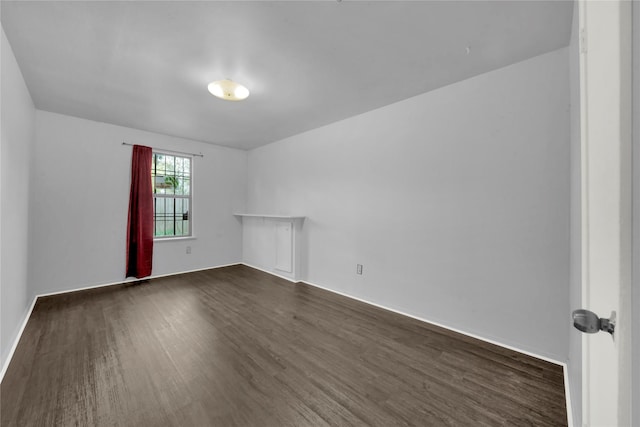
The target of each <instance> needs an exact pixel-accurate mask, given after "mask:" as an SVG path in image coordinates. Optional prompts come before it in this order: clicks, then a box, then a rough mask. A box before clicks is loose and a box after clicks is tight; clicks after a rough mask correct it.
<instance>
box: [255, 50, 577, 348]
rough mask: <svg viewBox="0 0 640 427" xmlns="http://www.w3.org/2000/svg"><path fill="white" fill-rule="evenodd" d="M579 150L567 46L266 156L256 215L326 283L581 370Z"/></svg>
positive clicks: (291, 141) (280, 145) (260, 163)
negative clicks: (576, 343) (572, 134)
mask: <svg viewBox="0 0 640 427" xmlns="http://www.w3.org/2000/svg"><path fill="white" fill-rule="evenodd" d="M569 149H570V144H569V61H568V49H561V50H559V51H555V52H552V53H549V54H546V55H542V56H539V57H536V58H533V59H530V60H527V61H524V62H521V63H518V64H515V65H512V66H509V67H506V68H503V69H500V70H497V71H493V72H490V73H487V74H484V75H481V76H478V77H474V78H472V79H469V80H466V81H463V82H460V83H457V84H454V85H451V86H448V87H445V88H442V89H439V90H436V91H433V92H430V93H426V94H423V95H420V96H417V97H414V98H411V99H408V100H405V101H402V102H399V103H396V104H392V105H389V106H386V107H383V108H380V109H378V110H375V111H371V112H369V113H365V114H362V115H360V116H356V117H353V118H350V119H347V120H344V121H341V122H337V123H334V124H331V125H328V126H326V127H323V128H320V129H316V130H313V131H310V132H307V133H304V134H301V135H297V136H294V137H291V138H288V139H285V140H282V141H280V142H277V143H273V144H270V145H267V146H264V147H261V148H258V149H255V150H252V151H250V152H249V167H248V171H249V180H248V208H249V211H251V212H257V213H279V214H287V213H289V214H296V215H305V216H307V219H306V221H305V223H304V230H305V232H306V234H307V235H306V238H307V246H306V248H305V249H306V255H307V265H306V270H307V276H306V279H307V280H308V281H309V282H311V283H314V284H317V285H320V286H323V287H327V288H331V289H333V290H335V291H339V292H342V293H346V294H349V295H352V296H354V297H358V298H362V299H365V300H368V301H370V302H373V303H377V304H381V305H384V306H386V307H389V308H392V309H395V310H399V311H402V312H404V313H407V314H410V315H414V316H418V317H422V318H425V319H428V320H431V321H435V322H439V323H442V324H445V325H447V326H449V327H453V328H457V329H460V330H463V331H466V332H468V333H473V334H477V335H480V336H482V337H485V338H488V339H494V340H497V341H499V342H501V343H504V344H507V345H512V346H515V347H517V348H520V349H523V350H526V351H531V352H534V353H537V354H540V355H542V356H546V357H551V358H553V359H557V360H562V361H565V360H566V359H567V355H568V343H567V337H568V335H569V330H568V328H569V323H568V321H567V316H568V312H567V310H568V307H569V241H570V240H569V207H570V186H569V184H570V175H569V171H570V159H569ZM254 255H255V254H253V255H252V254H250V253H247V248H245V259H249V260H250V259H255V258H257V257H254ZM357 263H360V264H363V265H364V274H363V275H362V276H357V275H356V274H355V272H356V264H357Z"/></svg>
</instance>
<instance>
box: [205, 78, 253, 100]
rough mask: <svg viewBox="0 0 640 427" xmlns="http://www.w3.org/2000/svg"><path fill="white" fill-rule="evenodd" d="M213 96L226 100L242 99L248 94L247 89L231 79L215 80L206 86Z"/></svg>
mask: <svg viewBox="0 0 640 427" xmlns="http://www.w3.org/2000/svg"><path fill="white" fill-rule="evenodd" d="M207 88H208V89H209V92H211V94H212V95H213V96H216V97H218V98H220V99H224V100H227V101H242V100H243V99H246V98H247V97H248V96H249V89H247V88H246V87H244V86H242V85H241V84H240V83H236V82H234V81H232V80H228V79H225V80H216V81H215V82H211V83H209V86H207Z"/></svg>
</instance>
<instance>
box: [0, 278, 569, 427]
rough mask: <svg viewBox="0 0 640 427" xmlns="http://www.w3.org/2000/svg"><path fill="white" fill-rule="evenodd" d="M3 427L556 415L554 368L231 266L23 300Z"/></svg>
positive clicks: (560, 401)
mask: <svg viewBox="0 0 640 427" xmlns="http://www.w3.org/2000/svg"><path fill="white" fill-rule="evenodd" d="M0 404H1V407H0V410H1V416H0V418H1V421H2V426H74V425H79V426H112V425H122V426H174V425H175V426H225V427H226V426H314V427H315V426H355V425H357V426H396V425H416V426H440V425H472V426H481V425H488V426H495V425H514V426H528V425H540V426H542V425H550V426H551V425H552V426H561V425H566V422H567V421H566V420H567V416H566V408H565V397H564V387H563V374H562V369H561V367H559V366H556V365H553V364H551V363H548V362H544V361H541V360H538V359H535V358H532V357H529V356H526V355H522V354H519V353H516V352H513V351H510V350H506V349H504V348H501V347H497V346H494V345H491V344H488V343H485V342H481V341H478V340H475V339H472V338H469V337H466V336H463V335H459V334H456V333H453V332H450V331H447V330H443V329H441V328H438V327H435V326H432V325H429V324H425V323H422V322H419V321H417V320H413V319H410V318H406V317H404V316H400V315H397V314H395V313H391V312H388V311H385V310H382V309H378V308H376V307H373V306H370V305H367V304H363V303H360V302H357V301H354V300H350V299H348V298H344V297H341V296H338V295H335V294H332V293H330V292H327V291H323V290H321V289H317V288H314V287H311V286H308V285H305V284H292V283H289V282H287V281H284V280H282V279H279V278H276V277H273V276H271V275H268V274H266V273H263V272H260V271H257V270H254V269H251V268H249V267H245V266H232V267H225V268H220V269H214V270H207V271H201V272H196V273H189V274H183V275H179V276H172V277H166V278H160V279H154V280H151V281H150V282H149V283H144V284H139V285H118V286H111V287H106V288H99V289H94V290H88V291H80V292H74V293H68V294H62V295H57V296H52V297H46V298H41V299H39V300H38V302H37V304H36V306H35V308H34V310H33V314H32V316H31V318H30V320H29V322H28V324H27V326H26V328H25V331H24V334H23V336H22V339H21V341H20V343H19V344H18V347H17V349H16V352H15V355H14V357H13V360H12V362H11V365H10V366H9V368H8V370H7V373H6V375H5V377H4V380H3V382H2V385H1V395H0Z"/></svg>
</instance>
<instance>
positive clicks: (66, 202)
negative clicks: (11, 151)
mask: <svg viewBox="0 0 640 427" xmlns="http://www.w3.org/2000/svg"><path fill="white" fill-rule="evenodd" d="M123 141H126V142H128V143H135V144H141V145H148V146H151V147H156V148H164V149H169V150H170V149H173V150H179V151H187V152H194V153H200V152H201V153H203V154H204V158H200V157H196V158H195V159H194V162H193V169H194V182H193V211H192V213H193V221H194V226H193V227H194V233H195V236H196V239H194V240H180V241H163V242H156V243H155V245H154V259H153V275H161V274H167V273H175V272H181V271H188V270H193V269H200V268H206V267H213V266H218V265H224V264H229V263H236V262H240V261H241V258H242V228H241V224H240V223H239V221H238V220H237V219H236V218H234V217H233V215H232V213H233V212H234V211H238V210H243V209H244V204H245V198H246V196H245V194H246V173H247V154H246V152H244V151H241V150H234V149H230V148H223V147H218V146H214V145H210V144H205V143H200V142H195V141H190V140H185V139H180V138H174V137H169V136H166V135H160V134H155V133H151V132H144V131H139V130H135V129H130V128H125V127H120V126H114V125H110V124H105V123H98V122H93V121H89V120H84V119H78V118H74V117H70V116H65V115H60V114H54V113H49V112H44V111H38V112H37V116H36V143H35V148H36V150H35V156H34V171H35V173H34V176H33V181H34V182H33V191H32V200H31V202H32V206H31V207H32V210H33V227H32V228H33V233H32V240H31V249H32V251H31V257H32V263H31V264H32V265H31V268H32V273H33V274H32V284H33V288H34V292H35V293H36V294H43V293H49V292H57V291H62V290H68V289H74V288H79V287H85V286H92V285H99V284H105V283H114V282H119V281H122V280H123V279H124V278H125V277H124V273H125V258H126V256H125V253H126V252H125V241H126V227H127V209H128V203H129V182H130V169H131V147H129V146H123V145H122V142H123ZM187 246H191V248H192V253H191V254H190V255H187V254H186V247H187Z"/></svg>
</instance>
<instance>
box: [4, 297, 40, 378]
mask: <svg viewBox="0 0 640 427" xmlns="http://www.w3.org/2000/svg"><path fill="white" fill-rule="evenodd" d="M37 299H38V297H34V298H33V301H31V307H29V310H27V312H26V313H25V316H24V319H23V320H22V325H21V326H20V329H19V330H18V335H17V336H16V338H15V339H14V340H13V345H12V346H11V350H9V354H7V359H6V360H5V361H4V363H3V364H2V371H0V383H1V382H2V380H3V379H4V374H5V373H6V372H7V368H8V367H9V363H11V359H12V358H13V353H15V351H16V347H18V342H20V338H21V337H22V333H23V332H24V328H25V327H26V326H27V322H28V321H29V318H30V317H31V313H32V312H33V307H35V306H36V300H37Z"/></svg>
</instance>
